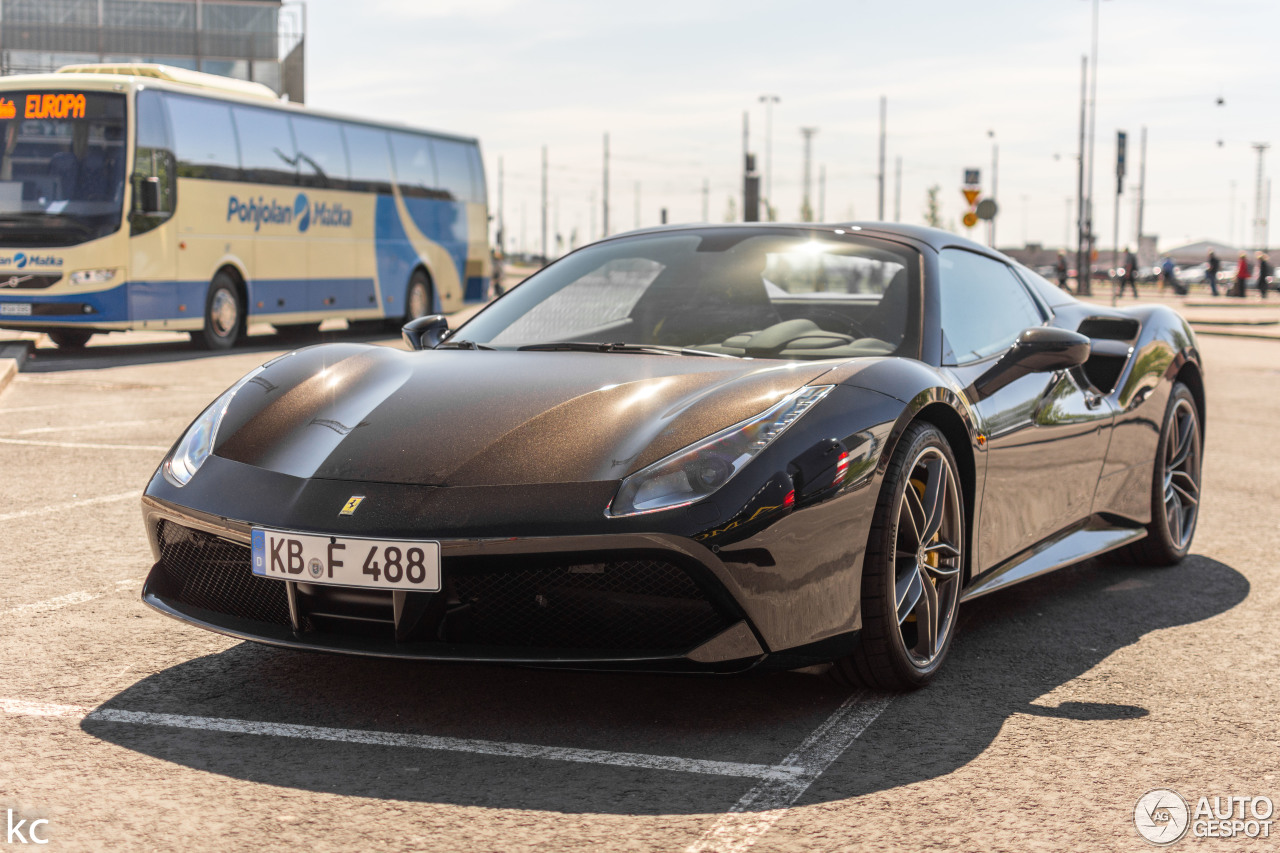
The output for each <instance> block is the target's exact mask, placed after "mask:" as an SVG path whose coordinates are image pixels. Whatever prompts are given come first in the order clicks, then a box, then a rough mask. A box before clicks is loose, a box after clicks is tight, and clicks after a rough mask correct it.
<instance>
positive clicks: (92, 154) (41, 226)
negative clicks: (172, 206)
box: [0, 91, 126, 246]
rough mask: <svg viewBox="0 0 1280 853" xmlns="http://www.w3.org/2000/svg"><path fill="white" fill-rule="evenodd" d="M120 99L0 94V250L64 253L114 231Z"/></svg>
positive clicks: (121, 161) (120, 189) (120, 163)
mask: <svg viewBox="0 0 1280 853" xmlns="http://www.w3.org/2000/svg"><path fill="white" fill-rule="evenodd" d="M125 128H126V125H125V97H124V95H123V94H116V93H111V92H70V91H57V92H52V91H46V92H27V91H0V139H3V145H4V147H3V150H0V244H4V245H25V244H29V245H45V246H49V245H71V244H74V243H82V242H86V241H88V240H93V239H96V238H98V237H103V236H106V235H107V234H111V233H113V232H114V231H116V229H118V228H119V227H120V218H121V209H122V204H123V199H124V183H125Z"/></svg>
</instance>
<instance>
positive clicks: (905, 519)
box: [831, 422, 966, 690]
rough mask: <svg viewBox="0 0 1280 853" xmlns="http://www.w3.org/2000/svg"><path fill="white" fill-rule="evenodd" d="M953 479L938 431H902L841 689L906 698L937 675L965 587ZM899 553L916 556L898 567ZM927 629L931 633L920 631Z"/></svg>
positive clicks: (838, 670) (917, 426) (839, 675)
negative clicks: (889, 692) (897, 693)
mask: <svg viewBox="0 0 1280 853" xmlns="http://www.w3.org/2000/svg"><path fill="white" fill-rule="evenodd" d="M958 471H959V469H958V467H957V466H956V460H955V455H954V454H953V453H952V451H951V446H950V445H949V444H948V443H947V439H946V438H945V437H944V436H943V434H942V433H941V432H940V431H939V430H938V428H937V427H935V426H933V425H932V424H929V423H922V422H917V423H914V424H912V425H911V426H909V427H907V429H906V431H905V432H904V433H903V434H902V438H901V439H900V440H899V441H898V448H897V450H896V451H895V452H894V454H893V459H892V460H891V461H890V463H889V468H888V470H887V471H886V473H885V478H884V484H883V485H882V486H881V488H880V496H879V498H878V499H877V501H876V508H875V513H874V515H873V517H872V522H871V534H870V537H869V538H868V541H867V551H866V555H865V557H864V560H863V567H862V636H861V639H860V642H859V644H858V647H857V648H856V649H855V650H854V652H853V654H851V655H849V656H848V657H846V658H842V659H840V660H837V661H835V662H834V664H833V666H832V668H831V675H832V677H833V678H835V679H836V680H837V681H839V682H840V683H842V684H845V685H847V686H860V687H871V688H875V689H879V690H911V689H915V688H917V687H923V686H924V685H925V684H928V683H929V681H931V680H932V679H933V677H934V676H935V675H936V674H937V672H938V669H939V668H940V667H941V666H942V662H943V660H944V659H945V658H946V656H947V650H948V649H949V648H950V647H951V640H952V637H954V636H955V628H956V617H957V611H958V609H959V604H960V586H961V584H962V583H963V582H964V555H965V550H964V549H965V530H966V523H965V511H964V496H963V494H962V492H961V482H960V476H959V473H958ZM926 507H931V508H932V510H931V511H930V510H927V509H926ZM930 529H932V530H933V531H935V533H930V532H929V531H930ZM917 531H919V532H917ZM921 534H923V535H921ZM902 552H907V553H908V554H911V553H912V552H914V556H908V557H906V558H905V559H903V558H899V554H900V553H902ZM924 625H931V626H932V630H931V631H930V630H921V629H922V626H924Z"/></svg>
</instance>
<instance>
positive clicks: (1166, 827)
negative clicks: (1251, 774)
mask: <svg viewBox="0 0 1280 853" xmlns="http://www.w3.org/2000/svg"><path fill="white" fill-rule="evenodd" d="M1274 814H1275V804H1273V803H1272V802H1271V798H1270V797H1240V796H1211V797H1200V798H1199V799H1198V800H1196V807H1195V809H1192V808H1191V807H1190V806H1189V805H1188V804H1187V801H1186V800H1185V799H1183V798H1182V795H1181V794H1179V793H1178V792H1177V791H1172V790H1170V789H1168V788H1155V789H1154V790H1151V791H1147V792H1146V793H1145V794H1143V795H1142V796H1141V797H1139V798H1138V802H1137V804H1136V805H1135V806H1134V807H1133V825H1134V826H1136V827H1137V828H1138V834H1139V835H1141V836H1142V837H1143V838H1145V839H1146V840H1147V841H1150V842H1151V843H1152V844H1156V845H1159V846H1162V847H1163V846H1165V845H1167V844H1173V843H1174V842H1175V841H1178V840H1180V839H1181V838H1182V837H1183V836H1184V835H1186V834H1187V833H1188V832H1190V833H1191V835H1192V836H1193V837H1195V838H1238V837H1240V836H1244V837H1246V838H1270V837H1271V823H1272V815H1274Z"/></svg>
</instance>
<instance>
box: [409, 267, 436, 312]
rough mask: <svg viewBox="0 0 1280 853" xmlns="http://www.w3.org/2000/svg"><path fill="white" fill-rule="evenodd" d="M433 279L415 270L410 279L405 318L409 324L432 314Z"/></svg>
mask: <svg viewBox="0 0 1280 853" xmlns="http://www.w3.org/2000/svg"><path fill="white" fill-rule="evenodd" d="M431 303H432V299H431V279H430V278H428V277H427V274H426V273H425V272H423V271H422V270H414V271H413V276H412V277H411V278H410V279H409V290H408V293H407V294H406V295H405V300H404V305H405V318H404V321H405V322H406V323H407V322H409V321H410V320H416V319H418V318H419V317H425V316H427V315H428V314H430V313H431V309H432V305H431Z"/></svg>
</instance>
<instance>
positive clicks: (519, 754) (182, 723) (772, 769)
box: [0, 698, 804, 783]
mask: <svg viewBox="0 0 1280 853" xmlns="http://www.w3.org/2000/svg"><path fill="white" fill-rule="evenodd" d="M0 708H3V709H4V710H5V711H6V712H8V713H10V714H15V715H17V716H24V717H78V718H83V719H84V720H90V721H101V722H109V723H129V724H132V725H138V726H161V727H164V728H176V729H196V730H200V731H212V732H228V733H231V734H249V735H265V736H269V737H289V738H302V739H306V740H324V741H334V742H340V743H359V744H366V745H369V746H398V747H410V748H413V749H430V750H438V751H441V752H470V753H477V754H480V755H497V756H502V757H507V758H545V759H550V760H552V761H572V762H575V763H579V764H606V765H611V766H613V767H636V768H640V769H643V770H669V771H673V772H676V773H699V774H704V775H708V776H737V777H746V778H749V779H762V780H768V781H772V782H775V783H781V782H784V781H785V780H787V779H790V778H792V777H794V776H797V775H799V774H802V773H803V772H804V769H803V768H800V767H795V766H773V765H768V764H742V763H738V762H734V761H705V760H702V759H696V758H681V757H679V756H672V755H644V754H641V753H635V752H610V751H606V750H599V749H572V748H567V747H560V746H542V745H539V744H532V743H501V742H498V741H489V740H474V739H471V738H452V737H436V736H434V735H410V734H399V733H396V732H377V731H367V730H363V729H337V728H327V727H324V726H302V725H296V724H293V723H262V722H255V721H253V720H231V719H223V718H219V717H192V716H187V715H185V714H154V713H151V712H148V711H122V710H116V709H114V708H97V709H95V710H89V709H87V708H82V707H79V706H76V705H51V704H45V703H41V702H27V701H24V700H21V699H5V698H0Z"/></svg>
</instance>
